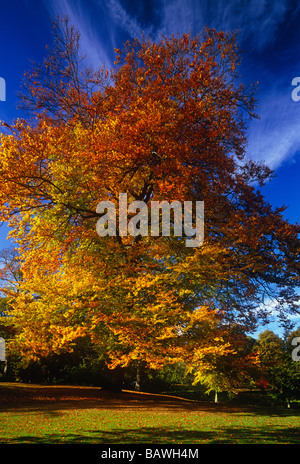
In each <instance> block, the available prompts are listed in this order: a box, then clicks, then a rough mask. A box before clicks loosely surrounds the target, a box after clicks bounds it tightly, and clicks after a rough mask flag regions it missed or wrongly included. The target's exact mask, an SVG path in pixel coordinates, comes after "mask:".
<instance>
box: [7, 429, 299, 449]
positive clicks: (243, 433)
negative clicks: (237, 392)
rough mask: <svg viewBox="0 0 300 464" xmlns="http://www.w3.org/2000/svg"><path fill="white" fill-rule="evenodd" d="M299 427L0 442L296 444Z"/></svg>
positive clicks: (75, 435)
mask: <svg viewBox="0 0 300 464" xmlns="http://www.w3.org/2000/svg"><path fill="white" fill-rule="evenodd" d="M299 441H300V429H299V428H297V427H293V428H287V429H282V428H279V427H256V428H252V427H239V428H231V427H220V428H218V429H217V430H215V431H205V430H203V431H200V430H175V429H171V428H162V427H144V428H140V429H127V430H124V429H122V430H111V431H103V430H87V431H86V432H84V433H67V434H62V435H60V434H55V433H52V434H45V435H43V436H30V435H28V436H26V435H23V436H19V437H15V438H14V439H9V440H7V441H1V444H4V443H10V444H16V443H18V444H19V443H22V444H24V443H31V444H53V445H54V444H130V445H132V444H153V443H154V444H185V443H186V444H266V443H268V444H282V443H289V444H296V443H297V444H298V443H299Z"/></svg>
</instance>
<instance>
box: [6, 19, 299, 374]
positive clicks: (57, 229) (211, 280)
mask: <svg viewBox="0 0 300 464" xmlns="http://www.w3.org/2000/svg"><path fill="white" fill-rule="evenodd" d="M78 50H79V34H78V32H76V31H75V29H74V28H73V27H70V26H69V24H68V21H66V20H59V21H57V22H56V24H55V28H54V46H53V49H52V51H51V50H50V51H49V53H48V56H47V57H46V59H45V60H44V63H43V64H41V65H36V66H35V68H34V69H33V71H32V72H31V73H30V74H28V75H27V77H26V80H25V83H24V90H23V93H22V94H21V103H22V104H23V106H24V107H26V108H27V109H29V110H30V111H31V115H32V116H33V119H28V120H27V121H25V120H18V121H17V122H16V123H15V124H14V125H12V126H7V125H6V127H7V130H8V131H7V132H8V133H7V134H2V136H1V154H0V184H1V189H0V206H1V208H0V209H1V219H2V220H3V221H7V222H8V223H9V225H10V227H11V228H12V231H11V237H12V238H13V239H14V240H15V241H16V243H17V246H18V252H19V254H20V262H21V272H22V276H23V280H22V282H21V283H20V286H19V288H20V292H19V294H18V295H17V296H16V298H15V299H14V301H13V302H12V304H11V305H12V314H13V315H14V321H15V325H16V328H17V330H18V335H17V337H16V338H15V340H14V346H15V348H16V349H18V350H19V351H20V352H21V353H22V354H23V355H24V356H27V357H39V356H47V355H48V354H49V353H50V352H52V353H53V352H54V353H55V352H57V353H59V352H62V351H64V350H71V349H72V346H73V345H74V342H75V340H76V339H77V338H78V337H83V336H87V335H88V336H89V337H90V338H91V340H92V341H93V342H94V343H97V344H98V345H99V346H101V347H103V349H104V350H106V353H107V354H108V355H109V358H110V366H111V367H112V368H115V367H117V366H126V365H128V364H129V363H130V362H132V361H134V362H139V361H140V360H142V361H143V362H145V363H146V365H148V366H151V367H153V368H160V367H161V366H162V365H163V364H165V363H172V362H179V361H182V360H189V361H188V362H189V363H190V366H193V367H195V365H196V364H197V363H198V361H199V359H202V360H203V359H204V358H205V357H207V356H209V355H210V353H211V352H212V351H213V352H214V356H215V357H217V356H218V355H220V356H222V360H224V356H226V355H228V356H229V355H231V354H232V350H233V349H234V347H232V346H231V344H230V341H229V340H230V327H231V325H232V323H233V322H235V324H238V325H239V330H243V331H251V330H253V329H254V328H255V327H256V325H257V323H258V322H259V321H262V320H265V319H266V318H267V316H268V309H267V308H266V307H263V305H262V302H263V301H264V300H265V299H266V298H267V297H268V298H273V299H274V300H276V301H277V303H278V307H277V308H278V311H279V314H280V316H282V317H284V315H285V312H286V311H285V310H283V308H286V307H287V303H288V307H289V310H290V311H291V312H292V313H293V312H297V301H298V297H297V295H296V294H295V288H296V287H297V285H298V284H299V254H298V240H297V234H298V232H299V227H298V226H296V225H292V224H289V223H288V222H287V221H285V220H284V219H283V216H282V211H283V209H275V210H274V209H273V208H272V207H271V205H269V204H268V203H267V202H266V201H265V200H264V198H263V197H262V195H261V193H260V191H259V190H257V189H256V188H255V187H254V184H255V183H258V184H259V185H263V184H264V182H266V181H267V180H268V179H270V178H271V177H272V173H271V171H270V170H269V169H268V168H267V167H266V166H264V165H263V164H257V163H254V162H253V161H250V160H248V159H246V158H245V145H246V119H245V116H250V117H253V116H255V114H254V113H253V111H254V106H255V98H254V94H255V89H254V88H252V87H249V88H245V86H244V85H243V84H242V83H241V82H240V78H239V76H238V74H237V67H238V64H239V56H238V51H237V44H236V37H235V35H234V34H230V33H226V34H225V33H223V32H216V31H215V30H210V29H205V30H204V31H203V33H202V34H201V35H197V36H195V37H192V36H191V35H187V34H184V35H182V36H172V37H170V38H162V39H161V40H160V42H158V43H153V42H151V41H150V40H148V39H145V40H142V41H138V40H135V41H133V42H132V43H127V44H126V45H125V47H124V49H123V50H122V51H117V65H116V68H115V69H113V70H107V69H105V67H102V68H101V69H99V70H97V71H95V72H94V71H91V70H83V63H82V60H81V58H80V57H79V54H78ZM120 192H125V193H127V195H128V201H129V202H131V201H133V200H142V201H144V202H145V203H146V204H147V205H149V204H150V202H151V201H153V200H154V201H155V200H156V201H161V200H167V201H172V200H174V199H176V200H180V201H184V200H189V201H197V200H204V201H205V242H204V244H203V245H202V246H201V247H199V248H187V247H186V246H185V237H182V238H180V237H175V236H174V234H171V237H164V236H159V237H151V236H150V235H149V234H148V236H142V235H139V236H135V237H132V236H129V235H127V236H123V235H122V234H120V233H117V236H116V237H110V236H106V237H101V238H99V236H98V235H97V233H96V227H95V225H96V221H97V219H99V217H100V216H101V215H100V214H99V213H97V212H96V206H97V204H98V202H99V201H101V200H111V201H117V200H118V196H119V193H120ZM117 225H118V226H119V224H117ZM117 230H118V231H119V229H118V227H117ZM258 307H260V308H261V309H260V310H259V311H258V310H257V308H258ZM272 310H274V309H273V308H272ZM237 321H238V322H237ZM226 328H227V329H228V335H227V334H226V330H227V329H226ZM195 334H198V335H199V336H197V337H195ZM231 341H232V339H231ZM222 362H223V361H222Z"/></svg>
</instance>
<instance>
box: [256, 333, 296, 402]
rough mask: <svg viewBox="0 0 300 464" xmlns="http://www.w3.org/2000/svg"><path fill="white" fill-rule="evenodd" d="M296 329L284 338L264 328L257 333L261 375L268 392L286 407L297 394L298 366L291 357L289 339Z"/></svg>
mask: <svg viewBox="0 0 300 464" xmlns="http://www.w3.org/2000/svg"><path fill="white" fill-rule="evenodd" d="M295 334H299V330H298V331H294V332H292V333H290V334H288V333H286V335H285V337H284V340H283V339H281V338H280V337H278V336H277V335H275V334H274V332H272V331H271V330H266V331H265V332H262V333H261V334H259V337H258V346H259V356H260V359H261V369H262V375H263V377H264V378H265V379H266V380H267V383H268V389H269V390H268V391H269V394H270V395H271V396H272V397H273V398H275V399H276V400H279V401H284V402H285V403H286V404H287V406H288V407H290V405H291V400H292V399H293V398H295V397H297V396H298V395H299V380H300V366H299V363H297V362H295V361H293V359H292V349H293V347H292V345H291V340H292V338H293V337H294V336H297V335H295Z"/></svg>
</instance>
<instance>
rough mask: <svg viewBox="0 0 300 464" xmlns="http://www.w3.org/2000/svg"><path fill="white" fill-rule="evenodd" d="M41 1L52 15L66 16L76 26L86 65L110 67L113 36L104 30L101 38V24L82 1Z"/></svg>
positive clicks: (111, 63)
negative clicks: (103, 36) (95, 20)
mask: <svg viewBox="0 0 300 464" xmlns="http://www.w3.org/2000/svg"><path fill="white" fill-rule="evenodd" d="M43 2H44V4H45V6H46V8H47V10H48V11H49V13H50V15H51V16H52V17H56V16H57V15H59V16H61V17H63V16H68V17H69V19H70V22H71V24H73V25H74V26H75V27H77V28H78V30H79V31H80V35H81V40H80V47H81V48H80V50H81V53H82V54H83V55H85V56H86V63H87V65H88V66H90V67H92V68H97V67H98V66H99V65H102V64H106V65H107V66H108V67H112V65H113V60H112V57H111V54H110V51H111V49H113V48H114V44H113V37H112V36H111V37H110V36H109V34H107V31H105V32H106V34H105V38H106V40H105V41H104V40H103V38H102V37H101V32H102V33H103V31H102V30H101V24H95V22H93V19H94V18H93V17H92V15H91V12H90V11H88V10H87V8H86V6H85V5H84V3H83V2H81V1H79V0H43ZM99 16H100V15H99ZM105 32H104V33H105Z"/></svg>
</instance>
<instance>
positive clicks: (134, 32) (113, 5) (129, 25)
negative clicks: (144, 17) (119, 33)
mask: <svg viewBox="0 0 300 464" xmlns="http://www.w3.org/2000/svg"><path fill="white" fill-rule="evenodd" d="M107 7H108V10H109V13H110V16H111V18H112V19H113V20H114V22H115V24H116V25H118V27H120V28H122V29H123V30H124V31H125V32H126V33H127V34H128V35H129V37H130V38H131V39H134V38H140V37H142V36H143V34H145V35H146V36H152V35H153V27H150V28H149V27H147V28H145V27H143V26H142V25H141V24H140V23H139V22H138V20H137V18H135V17H133V16H131V15H130V14H129V13H128V12H127V11H126V10H125V9H124V8H123V6H122V5H121V4H120V2H119V1H118V0H108V2H107Z"/></svg>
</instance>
